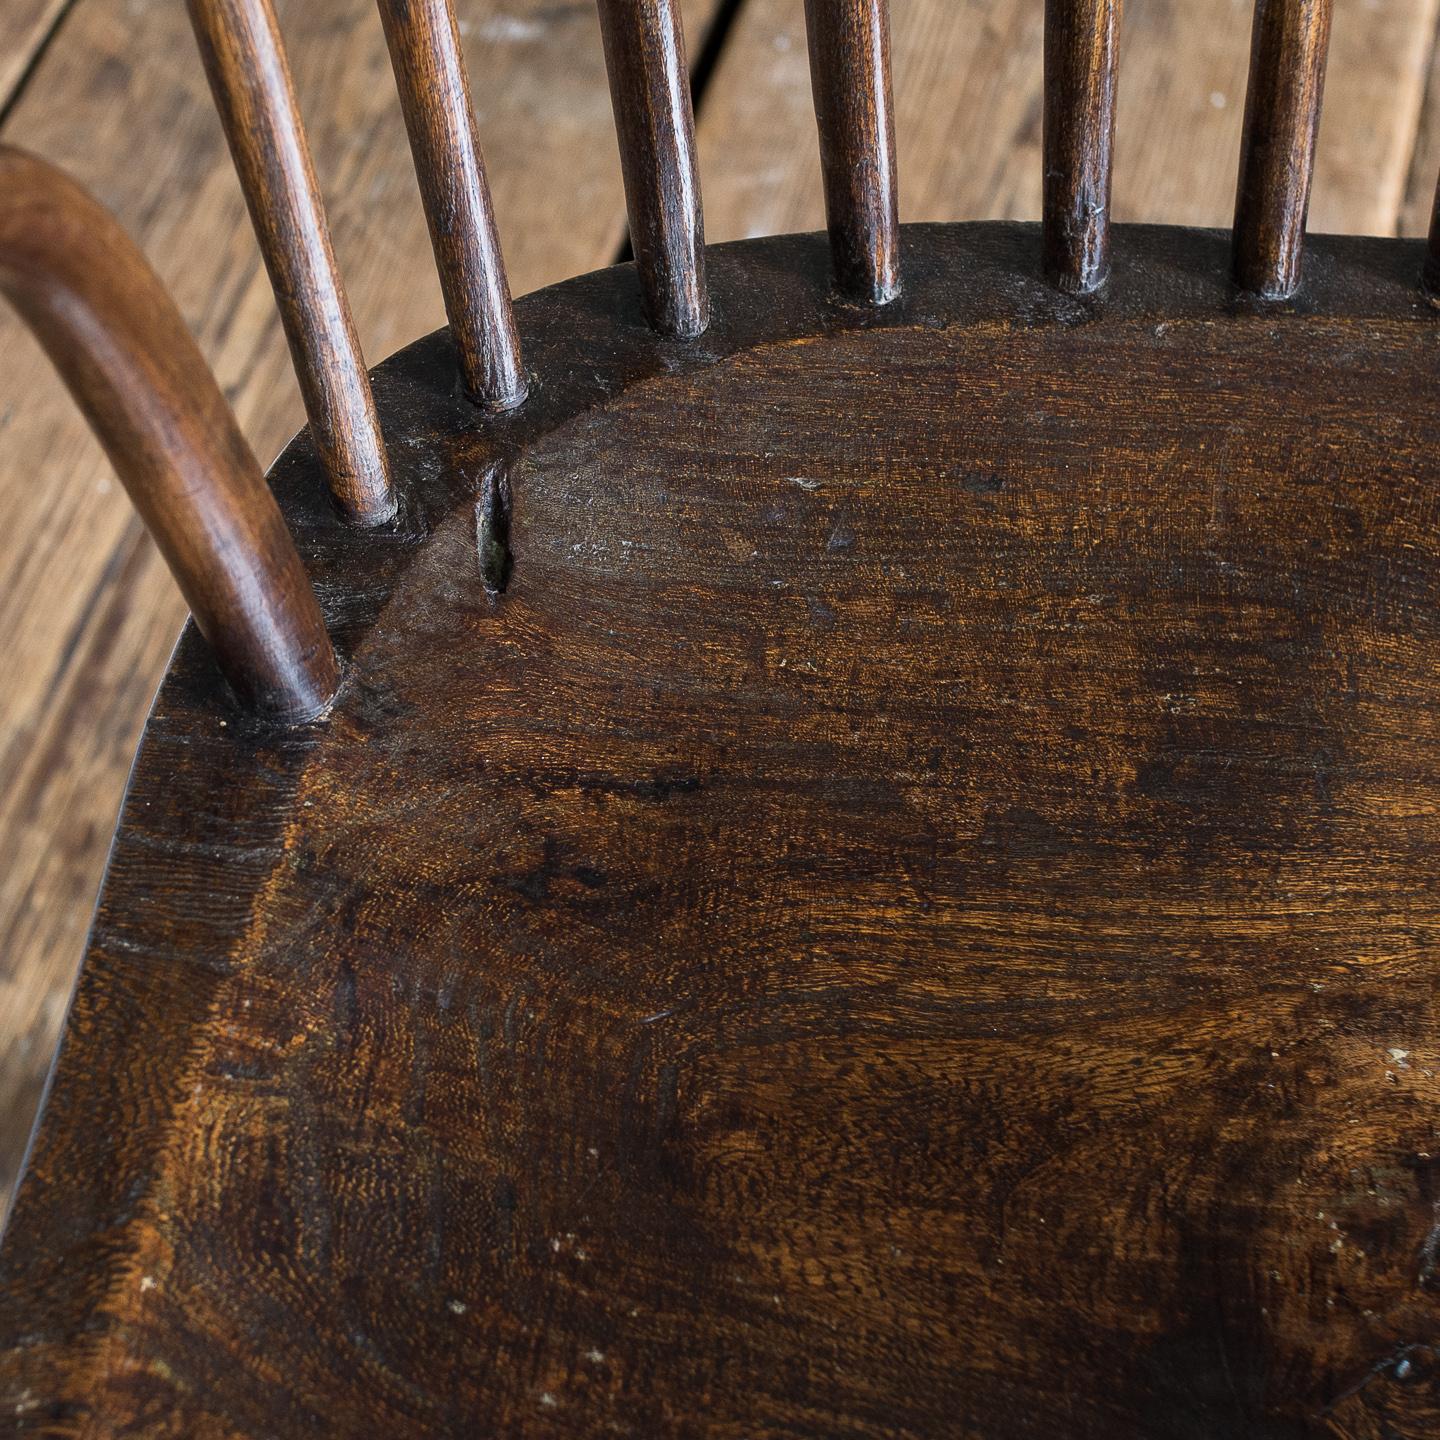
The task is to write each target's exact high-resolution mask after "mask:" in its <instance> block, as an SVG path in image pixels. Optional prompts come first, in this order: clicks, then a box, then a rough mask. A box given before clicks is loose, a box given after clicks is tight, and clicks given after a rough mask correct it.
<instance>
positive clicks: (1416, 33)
mask: <svg viewBox="0 0 1440 1440" xmlns="http://www.w3.org/2000/svg"><path fill="white" fill-rule="evenodd" d="M458 7H459V10H460V13H461V15H462V17H463V22H462V28H463V29H464V31H465V34H466V36H467V41H468V46H469V54H470V63H471V68H472V75H473V78H474V84H475V95H476V103H477V107H478V110H479V121H480V127H481V133H482V136H483V138H484V142H485V147H486V151H487V158H488V162H489V168H490V178H491V184H492V188H493V189H494V192H495V200H496V205H497V209H498V211H499V217H500V228H501V233H502V236H503V239H504V242H505V246H506V252H507V257H508V260H509V264H510V273H511V278H512V281H513V282H514V285H515V288H516V290H517V292H524V291H527V290H530V289H534V288H536V287H538V286H542V285H545V284H548V283H550V282H551V281H554V280H558V279H561V278H563V277H564V276H567V275H571V274H574V273H577V272H581V271H585V270H589V269H592V268H594V267H596V266H600V265H605V264H608V263H610V262H611V261H612V260H613V259H614V258H615V256H616V255H617V253H618V252H619V250H620V247H621V245H622V243H623V239H624V213H623V203H622V198H621V192H620V181H619V170H618V163H617V158H616V152H615V144H614V138H613V133H612V131H611V128H610V123H609V100H608V93H607V90H606V85H605V78H604V72H603V69H602V67H601V60H600V43H599V32H598V27H597V24H596V21H595V17H594V7H593V5H592V4H591V3H590V0H560V3H556V0H508V3H501V0H458ZM278 8H279V10H280V14H281V22H282V25H283V26H284V29H285V33H286V37H287V39H288V41H289V45H290V50H291V59H292V63H293V66H294V69H295V73H296V80H297V84H298V87H299V90H300V95H301V101H302V104H303V106H304V108H305V112H306V117H307V120H308V122H309V125H310V133H311V139H312V143H313V145H314V149H315V156H316V162H317V167H318V170H319V173H320V176H321V180H322V183H323V185H324V187H325V190H326V193H327V197H328V199H329V203H330V215H331V221H332V224H333V227H334V231H335V241H336V248H337V251H338V253H339V257H340V261H341V264H342V267H343V269H344V272H345V277H346V280H347V281H348V284H349V286H350V294H351V299H352V302H353V304H354V309H355V313H356V319H357V322H358V324H359V327H360V332H361V335H362V338H363V341H364V344H365V347H366V351H367V354H368V355H369V356H370V358H371V359H372V361H373V360H378V359H380V358H381V357H383V356H384V355H386V354H388V353H389V352H390V351H392V350H393V349H395V348H396V347H397V346H399V345H401V344H403V343H405V342H406V341H408V340H410V339H411V338H413V337H414V336H415V335H418V334H420V333H421V332H423V331H426V330H429V329H432V328H434V327H435V326H436V325H437V324H438V323H439V322H440V318H441V309H440V298H439V290H438V287H437V284H436V281H435V277H434V274H433V271H432V269H431V265H430V259H429V252H428V247H427V244H426V241H425V234H424V222H423V218H422V216H421V213H420V207H419V198H418V194H417V192H416V189H415V183H414V180H413V177H412V174H411V171H410V168H409V164H408V156H407V152H406V148H405V143H404V138H403V134H402V131H401V125H400V117H399V112H398V107H397V104H396V100H395V94H394V89H393V85H392V83H391V81H390V77H389V73H388V69H387V65H386V61H385V56H384V45H383V42H382V39H381V35H380V26H379V21H378V18H377V17H376V15H375V13H374V5H373V3H372V0H279V4H278ZM682 8H683V10H684V16H685V22H686V28H687V34H688V36H689V40H690V51H691V62H692V66H694V67H695V68H696V69H697V74H698V78H699V80H700V82H701V88H700V90H699V93H698V107H697V108H698V127H699V137H700V160H701V175H702V179H703V183H704V189H705V209H706V222H707V223H706V230H707V236H708V238H709V239H711V240H712V241H714V240H725V239H730V238H734V237H737V236H744V235H756V234H764V233H768V232H771V231H787V230H802V229H813V228H817V227H818V226H819V224H820V223H821V212H820V187H819V177H818V162H817V158H816V154H815V138H814V129H813V121H812V119H811V115H810V109H809V75H808V68H807V62H806V57H805V45H804V37H803V32H802V22H801V9H802V0H739V3H735V0H730V3H726V0H682ZM1042 9H1043V7H1042V6H1041V5H1040V4H1039V0H892V23H893V29H894V52H895V71H896V85H897V95H896V100H897V107H898V112H899V135H900V173H901V197H902V198H901V205H902V217H903V218H904V219H905V220H937V219H959V218H976V217H1022V218H1024V217H1034V216H1036V215H1038V213H1039V197H1040V40H1041V12H1042ZM1249 12H1250V0H1210V3H1206V4H1197V3H1196V0H1129V3H1128V4H1127V6H1126V17H1125V24H1126V33H1125V51H1124V64H1123V74H1122V81H1121V99H1120V136H1119V143H1118V155H1117V160H1116V175H1115V196H1114V213H1115V216H1116V218H1117V219H1119V220H1121V221H1126V220H1140V219H1145V220H1167V221H1177V222H1181V223H1188V224H1200V225H1223V224H1225V223H1227V221H1228V219H1229V215H1230V207H1231V202H1232V195H1233V186H1234V172H1235V161H1236V151H1237V139H1238V133H1239V125H1240V112H1241V107H1242V103H1243V99H1244V80H1245V68H1246V53H1247V47H1248V41H1249ZM1437 21H1440V0H1336V15H1335V22H1334V42H1333V47H1332V51H1331V63H1330V70H1329V77H1328V81H1327V90H1326V103H1325V112H1324V120H1323V123H1322V126H1321V137H1320V160H1319V167H1318V174H1317V178H1316V184H1315V193H1314V201H1313V205H1312V208H1311V225H1312V228H1313V229H1316V230H1334V231H1356V232H1368V233H1376V234H1393V233H1397V232H1398V233H1401V234H1418V233H1420V232H1421V230H1422V228H1423V225H1424V222H1425V219H1426V217H1427V215H1428V209H1429V204H1430V197H1431V195H1432V193H1433V189H1434V184H1435V176H1436V171H1437V167H1440V53H1437V48H1436V43H1435V41H1436V27H1437ZM0 135H3V138H4V139H5V140H7V141H10V142H13V143H16V144H21V145H25V146H28V147H30V148H32V149H35V150H37V151H39V152H40V153H41V154H43V155H45V156H47V157H49V158H50V159H52V160H55V161H58V162H59V163H61V164H62V165H64V166H66V167H67V168H69V169H70V170H71V171H72V172H73V173H74V174H76V175H77V176H78V177H79V178H80V179H81V180H83V181H84V182H85V183H86V184H88V185H90V186H91V187H92V188H93V189H94V190H95V191H96V192H97V193H98V194H99V195H100V196H101V197H102V199H104V200H105V201H106V203H108V204H109V205H110V206H111V207H113V208H114V210H115V211H116V212H117V213H118V215H119V216H120V218H121V219H122V221H123V222H124V223H125V225H126V226H127V227H128V228H129V229H130V231H131V232H132V233H133V234H134V235H135V236H137V237H138V239H139V241H140V243H141V245H142V246H143V247H144V249H145V251H146V253H147V254H148V255H149V257H150V259H151V260H152V262H153V263H154V264H155V265H156V267H157V269H158V270H159V271H160V274H161V275H162V276H163V277H164V279H165V280H166V281H167V282H168V283H169V284H170V286H171V288H172V289H173V291H174V292H175V294H176V296H177V298H178V299H179V302H180V305H181V308H182V310H183V311H184V313H185V315H186V317H187V319H188V320H189V322H190V324H191V325H192V326H193V328H194V329H195V331H196V333H197V335H198V336H199V338H200V342H201V346H202V348H203V349H204V351H205V352H206V354H207V355H208V356H209V357H210V360H211V362H212V364H213V365H214V366H215V368H216V370H217V372H218V373H219V375H220V378H221V381H222V383H223V384H224V386H225V388H226V390H227V392H228V393H229V395H230V397H231V398H232V400H233V402H234V404H235V406H236V408H237V410H238V412H239V415H240V418H241V422H242V424H243V425H244V426H245V428H246V430H247V432H248V433H249V435H250V436H251V438H252V440H253V442H254V444H255V447H256V449H257V451H258V452H259V454H260V456H261V458H262V460H267V461H268V459H269V458H270V457H271V456H273V455H274V454H275V452H276V451H277V450H278V448H279V447H280V445H281V444H282V442H283V441H284V440H285V439H286V438H287V437H288V436H289V434H290V433H291V432H292V431H293V430H294V429H295V428H296V427H297V426H298V424H299V422H300V405H299V399H298V396H297V394H296V390H295V385H294V381H293V379H292V377H291V375H290V373H289V370H288V364H287V359H286V354H285V347H284V344H283V340H282V337H281V334H280V329H279V323H278V320H277V318H276V315H275V312H274V309H273V306H272V304H271V300H270V295H269V290H268V287H267V284H266V280H265V276H264V272H263V270H262V269H261V266H260V262H259V258H258V256H257V254H256V252H255V247H254V244H253V241H252V239H251V236H250V232H249V228H248V225H247V223H246V221H245V216H244V209H243V205H242V202H241V199H240V195H239V191H238V189H237V186H236V183H235V180H234V178H233V176H232V174H231V170H230V166H229V161H228V157H227V155H226V153H225V150H224V145H223V142H222V139H221V136H220V130H219V125H218V123H217V121H216V119H215V117H214V115H213V113H212V111H211V109H210V105H209V100H208V96H207V94H206V90H205V82H204V78H203V76H202V74H201V70H200V64H199V60H198V58H197V55H196V53H195V48H194V44H193V42H192V41H191V39H190V36H189V33H188V30H187V27H186V23H185V18H184V6H183V5H180V4H178V3H176V0H5V4H4V5H3V7H0ZM183 618H184V607H183V605H182V604H181V602H180V600H179V597H178V596H177V594H176V593H175V592H174V589H173V587H172V585H171V583H170V581H169V579H168V577H167V575H166V573H165V571H164V568H163V566H162V565H161V563H160V561H159V559H158V556H157V555H156V553H155V551H154V549H153V547H152V546H151V545H150V543H149V541H148V540H147V539H146V537H145V535H144V533H143V531H142V530H141V528H140V526H139V524H138V522H137V521H136V520H135V519H134V518H133V516H132V514H131V511H130V509H129V506H128V504H127V502H126V500H125V497H124V495H123V493H121V491H120V489H119V486H118V485H117V484H116V482H115V481H114V479H113V477H112V476H111V474H110V471H109V468H108V466H107V465H106V463H105V461H104V458H103V456H102V455H101V453H100V451H99V448H98V446H97V445H96V444H95V442H94V441H93V440H92V439H91V438H90V436H89V434H88V432H87V431H86V429H85V427H84V425H83V423H82V422H81V421H80V420H79V419H78V418H77V416H76V415H75V413H74V411H73V408H72V406H71V405H70V403H69V401H68V399H67V397H66V395H65V394H64V392H63V391H62V390H61V388H60V386H59V384H58V382H57V381H56V380H55V379H54V377H53V376H52V374H51V373H50V371H49V369H48V367H47V366H46V364H45V362H44V359H43V357H42V356H41V354H40V352H39V350H38V348H37V347H36V345H35V344H34V343H33V342H32V341H31V340H30V339H29V337H28V336H27V335H26V334H25V332H24V331H23V330H22V329H21V327H20V326H19V324H18V323H17V322H16V321H15V320H14V319H13V317H12V316H11V315H9V314H8V313H4V314H0V634H4V635H5V636H7V637H8V644H7V646H6V649H5V652H4V655H5V659H4V671H3V677H4V682H3V684H0V1203H3V1199H4V1197H5V1195H6V1194H7V1193H8V1191H9V1189H10V1188H11V1186H12V1184H13V1181H14V1177H15V1173H16V1169H17V1167H18V1165H19V1162H20V1156H21V1152H22V1149H23V1146H24V1141H25V1136H26V1132H27V1131H28V1128H29V1125H30V1121H31V1118H32V1116H33V1113H34V1109H35V1106H36V1103H37V1101H38V1099H39V1095H40V1090H41V1086H42V1083H43V1080H44V1075H45V1072H46V1069H47V1067H48V1063H49V1058H50V1054H51V1051H52V1049H53V1046H54V1044H55V1039H56V1035H57V1033H58V1030H59V1027H60V1024H61V1021H62V1019H63V1016H64V1010H65V1005H66V1000H67V998H68V995H69V991H70V986H71V983H72V981H73V978H74V971H75V966H76V963H77V960H78V957H79V955H80V950H81V944H82V941H83V938H84V933H85V929H86V926H87V924H88V921H89V915H90V909H91V905H92V903H93V900H94V896H95V893H96V889H97V887H98V885H99V880H100V874H101V869H102V866H103V864H104V859H105V852H106V847H107V845H108V841H109V835H110V830H111V826H112V823H113V820H114V816H115V812H116V810H117V807H118V805H119V801H120V795H121V791H122V789H123V787H124V784H125V776H126V772H127V769H128V766H129V763H130V757H131V754H132V752H133V750H134V747H135V743H136V740H137V738H138V736H139V733H140V728H141V726H142V724H143V721H144V717H145V712H146V708H147V706H148V704H149V701H150V697H151V694H152V692H153V690H154V687H155V684H156V682H157V681H158V679H159V676H160V674H161V672H162V670H163V669H164V666H165V662H166V658H167V655H168V652H169V649H170V646H171V644H172V643H173V640H174V638H175V635H176V633H177V632H178V630H179V627H180V624H181V621H182V620H183Z"/></svg>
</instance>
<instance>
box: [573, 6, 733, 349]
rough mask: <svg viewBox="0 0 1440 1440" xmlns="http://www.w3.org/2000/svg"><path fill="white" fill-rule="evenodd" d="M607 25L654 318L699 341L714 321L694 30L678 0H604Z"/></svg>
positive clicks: (629, 187)
mask: <svg viewBox="0 0 1440 1440" xmlns="http://www.w3.org/2000/svg"><path fill="white" fill-rule="evenodd" d="M599 12H600V31H601V34H602V35H603V36H604V40H605V64H606V68H607V69H608V71H609V74H610V95H611V100H612V103H613V109H614V112H615V133H616V136H617V138H618V140H619V144H620V168H621V170H622V171H623V172H624V175H625V198H626V202H627V204H628V206H629V211H630V240H631V244H632V246H633V247H634V251H635V265H636V269H637V270H638V271H639V275H640V291H641V295H642V297H643V299H644V304H645V313H646V315H647V316H648V317H649V320H650V323H651V324H652V325H653V326H654V327H655V328H656V329H657V330H659V331H660V333H661V334H662V335H672V336H675V337H676V338H678V339H682V340H691V339H694V338H695V336H697V335H699V334H700V333H701V332H702V331H703V330H704V329H705V327H706V325H707V324H709V321H710V301H709V298H708V296H707V294H706V290H705V222H704V217H703V215H702V213H701V202H700V180H699V177H698V176H697V174H696V171H695V127H694V116H693V114H692V112H691V105H690V72H689V69H688V66H687V64H686V57H685V35H684V31H683V27H682V22H681V18H680V13H679V10H678V8H677V5H676V3H675V0H599Z"/></svg>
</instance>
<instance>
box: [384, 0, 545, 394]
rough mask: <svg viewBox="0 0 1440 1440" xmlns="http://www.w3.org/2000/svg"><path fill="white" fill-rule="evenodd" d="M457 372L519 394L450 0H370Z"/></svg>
mask: <svg viewBox="0 0 1440 1440" xmlns="http://www.w3.org/2000/svg"><path fill="white" fill-rule="evenodd" d="M380 17H381V19H382V20H383V21H384V24H385V39H386V43H387V44H388V45H389V47H390V58H391V61H392V63H393V64H394V67H395V80H396V84H397V86H398V87H399V91H400V108H401V109H402V110H403V111H404V113H405V128H406V130H407V131H408V132H409V135H410V152H411V154H412V155H413V156H414V158H415V172H416V175H417V176H418V178H419V181H420V194H421V196H422V197H423V199H424V202H425V218H426V220H427V222H428V224H429V226H430V244H431V247H432V248H433V250H434V251H435V263H436V265H437V266H438V267H439V271H440V289H441V292H442V293H443V294H444V296H445V313H446V316H447V317H448V318H449V321H450V333H451V334H452V335H453V336H454V338H455V346H456V350H457V352H458V354H459V359H460V375H461V379H462V380H463V381H464V384H465V389H466V392H467V393H468V394H469V396H470V398H471V399H472V400H474V401H475V402H476V403H477V404H480V405H485V406H488V407H490V408H493V409H497V410H508V409H510V408H511V407H512V406H515V405H518V404H520V403H521V401H523V400H524V399H525V391H526V380H525V369H524V363H523V361H522V360H521V358H520V339H519V336H518V335H517V334H516V333H515V316H514V312H513V310H512V309H511V304H510V284H509V281H508V280H507V279H506V275H505V259H504V256H503V255H502V254H501V252H500V236H499V234H498V232H497V231H496V229H495V212H494V209H493V207H492V206H491V203H490V186H489V182H488V181H487V180H486V178H485V161H484V159H483V158H482V156H481V152H480V137H479V135H478V134H477V133H476V126H475V111H474V107H473V105H472V104H471V100H470V79H469V75H468V73H467V72H466V68H465V57H464V54H463V52H462V50H461V45H460V32H459V30H458V29H457V27H456V22H455V10H454V7H453V5H452V4H451V0H380Z"/></svg>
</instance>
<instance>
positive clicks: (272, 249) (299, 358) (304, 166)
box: [187, 0, 395, 525]
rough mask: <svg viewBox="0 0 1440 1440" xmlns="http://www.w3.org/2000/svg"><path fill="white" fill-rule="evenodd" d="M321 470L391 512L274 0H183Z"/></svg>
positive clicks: (371, 408) (347, 491)
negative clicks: (270, 288) (272, 294)
mask: <svg viewBox="0 0 1440 1440" xmlns="http://www.w3.org/2000/svg"><path fill="white" fill-rule="evenodd" d="M187 4H188V7H189V11H190V19H191V23H192V24H193V25H194V28H195V37H196V39H197V41H198V42H199V45H200V55H201V58H202V59H203V60H204V62H205V73H206V75H207V76H208V77H209V80H210V88H211V91H212V92H213V94H214V97H215V108H216V109H217V110H218V111H219V112H220V120H221V123H222V124H223V125H224V127H225V138H226V140H227V141H228V142H229V145H230V153H231V155H232V157H233V158H234V161H235V169H236V172H237V173H238V174H239V176H240V184H241V187H242V188H243V190H244V192H245V201H246V204H247V205H248V206H249V208H250V218H251V220H252V222H253V224H254V227H255V238H256V239H257V240H258V241H259V242H260V251H261V254H262V255H263V256H264V257H265V265H266V268H267V269H268V270H269V272H270V280H271V284H272V286H273V288H274V291H275V302H276V304H277V305H278V307H279V309H280V318H281V320H282V321H283V322H284V325H285V335H286V338H287V339H288V340H289V342H290V353H291V355H292V356H293V358H294V362H295V375H296V378H297V379H298V380H299V382H300V390H301V393H302V394H303V396H304V399H305V413H306V415H307V416H308V417H309V420H310V426H311V429H312V431H313V433H314V435H315V439H316V443H317V444H318V445H319V447H320V452H321V455H322V456H323V458H324V464H325V473H326V475H327V476H328V477H329V482H330V488H331V491H332V493H333V494H334V497H335V501H336V503H337V504H338V505H339V506H340V508H341V510H342V511H343V512H344V513H345V514H346V515H347V516H349V517H350V518H351V519H352V520H355V521H357V522H359V523H361V524H366V525H374V524H382V523H384V522H385V521H387V520H390V519H391V518H393V516H394V514H395V494H394V491H393V489H392V488H391V485H390V475H389V462H388V460H387V458H386V454H385V441H384V437H383V436H382V435H381V433H380V424H379V420H378V418H377V416H376V414H375V401H374V397H373V396H372V395H371V393H370V378H369V375H368V373H367V371H366V368H365V358H364V356H363V355H362V354H361V351H360V341H359V339H358V338H357V337H356V334H355V324H354V321H353V320H352V319H351V317H350V305H349V302H348V301H347V300H346V298H345V288H344V286H343V285H342V283H341V281H340V274H339V271H338V269H337V268H336V265H335V252H334V250H333V248H332V247H331V243H330V227H329V224H328V222H327V220H326V218H325V206H324V202H323V201H322V200H321V197H320V187H319V184H318V182H317V181H316V178H315V170H314V166H313V165H312V164H311V160H310V146H309V143H308V141H307V140H306V138H305V128H304V125H303V124H302V123H301V119H300V111H299V108H298V106H297V104H296V100H295V88H294V85H293V83H292V81H291V79H290V67H289V63H288V61H287V60H286V57H285V48H284V44H283V42H282V40H281V37H280V27H279V26H278V24H277V23H276V20H275V11H274V7H273V5H272V4H271V0H187Z"/></svg>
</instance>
